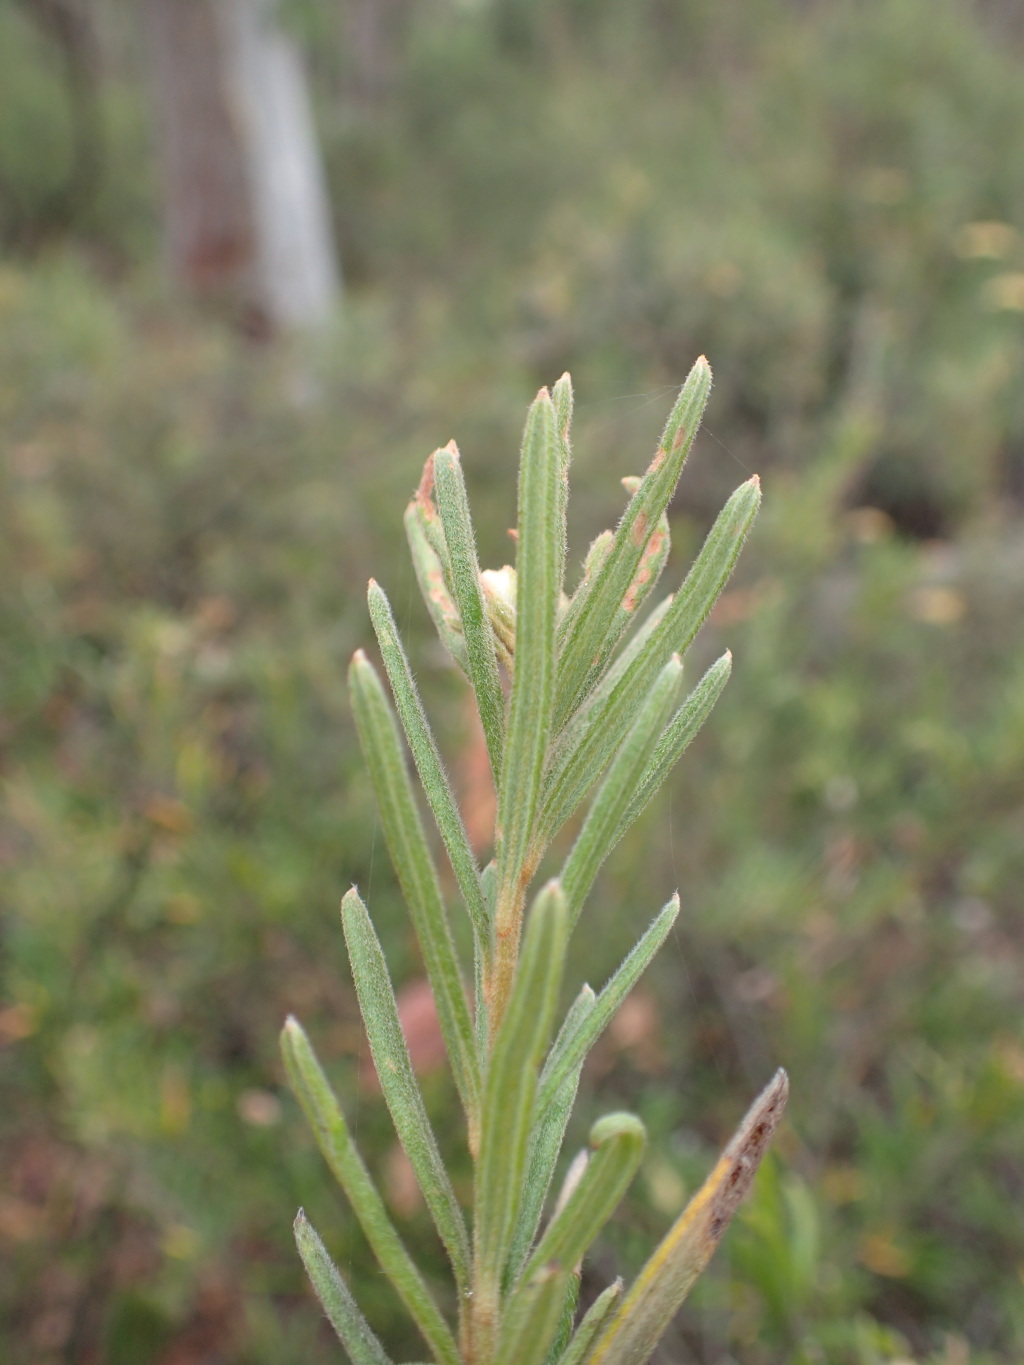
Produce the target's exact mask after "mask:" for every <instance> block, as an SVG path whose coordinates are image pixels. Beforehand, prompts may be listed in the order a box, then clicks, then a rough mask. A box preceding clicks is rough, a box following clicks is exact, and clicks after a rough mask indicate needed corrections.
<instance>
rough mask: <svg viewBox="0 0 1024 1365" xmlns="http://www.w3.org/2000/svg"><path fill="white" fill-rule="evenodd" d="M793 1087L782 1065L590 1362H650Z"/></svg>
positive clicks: (734, 1205) (745, 1184) (758, 1160)
mask: <svg viewBox="0 0 1024 1365" xmlns="http://www.w3.org/2000/svg"><path fill="white" fill-rule="evenodd" d="M788 1093H789V1081H788V1080H787V1078H786V1073H785V1072H784V1071H777V1072H776V1073H775V1076H774V1078H773V1080H772V1081H771V1082H770V1083H769V1084H768V1086H767V1087H766V1088H765V1089H764V1090H763V1091H762V1093H761V1094H760V1096H759V1097H758V1098H757V1099H756V1100H755V1101H754V1103H753V1105H752V1106H751V1108H750V1110H749V1111H748V1113H747V1115H746V1117H745V1118H744V1120H743V1122H742V1123H741V1124H740V1126H739V1128H738V1129H737V1130H736V1133H735V1135H734V1136H733V1138H732V1140H731V1142H730V1143H729V1145H728V1146H727V1147H726V1149H725V1151H724V1152H723V1153H722V1155H721V1156H720V1157H719V1159H718V1162H717V1164H716V1166H715V1168H714V1170H713V1171H712V1172H711V1174H710V1175H709V1176H708V1178H707V1180H705V1182H704V1184H703V1185H702V1186H701V1188H700V1189H699V1190H698V1191H697V1193H696V1195H694V1197H693V1199H691V1200H690V1203H689V1204H688V1205H687V1207H686V1209H685V1210H684V1212H683V1214H682V1215H681V1217H680V1218H679V1219H678V1221H677V1222H676V1224H675V1226H674V1227H673V1228H672V1229H671V1231H670V1232H669V1233H668V1235H667V1236H666V1237H665V1239H664V1241H663V1242H662V1243H661V1245H660V1246H659V1247H658V1249H657V1250H656V1251H655V1252H654V1255H653V1256H652V1257H651V1258H650V1260H649V1261H648V1262H647V1264H646V1265H645V1266H644V1268H643V1270H641V1272H640V1274H639V1275H638V1276H637V1278H636V1280H635V1281H634V1283H633V1285H632V1286H631V1288H630V1290H629V1292H628V1294H627V1295H626V1297H625V1299H623V1301H622V1306H621V1307H620V1308H619V1310H618V1312H617V1313H616V1314H615V1316H614V1318H612V1320H611V1322H610V1323H609V1324H608V1326H607V1327H606V1328H605V1330H604V1332H603V1333H602V1334H601V1337H600V1339H599V1340H598V1342H597V1345H596V1346H595V1347H594V1349H593V1351H592V1352H591V1354H590V1355H589V1356H588V1357H587V1365H602V1363H606V1365H612V1362H614V1365H645V1362H646V1361H647V1360H648V1359H649V1358H650V1356H651V1353H652V1352H653V1350H654V1348H655V1346H656V1345H657V1344H658V1340H659V1338H660V1337H661V1335H662V1334H663V1332H664V1331H665V1329H666V1328H667V1327H668V1325H669V1323H670V1322H671V1320H672V1318H673V1317H674V1316H675V1314H676V1312H677V1310H678V1309H679V1307H680V1305H681V1304H682V1302H683V1300H684V1299H685V1298H686V1295H687V1294H688V1293H689V1292H690V1288H691V1286H692V1285H693V1282H694V1280H696V1278H697V1276H698V1275H699V1274H700V1272H701V1271H702V1270H703V1269H704V1267H705V1266H706V1265H707V1263H708V1261H709V1260H710V1259H711V1256H712V1254H713V1253H714V1250H715V1248H716V1247H717V1246H718V1243H719V1242H720V1241H721V1238H722V1234H723V1233H724V1231H725V1229H726V1228H727V1227H728V1225H729V1222H730V1220H731V1218H732V1216H733V1214H734V1213H735V1212H736V1209H737V1207H738V1205H739V1203H740V1201H741V1200H742V1198H743V1196H744V1195H745V1194H746V1192H747V1190H748V1189H749V1188H750V1184H751V1182H752V1181H753V1179H754V1175H755V1174H756V1172H757V1168H758V1166H759V1165H760V1164H761V1158H762V1157H763V1156H764V1154H765V1152H766V1151H767V1149H768V1144H769V1142H770V1141H771V1137H772V1134H773V1133H774V1132H775V1129H776V1128H777V1127H778V1124H779V1120H780V1118H781V1117H782V1111H783V1109H784V1108H785V1105H786V1098H787V1095H788Z"/></svg>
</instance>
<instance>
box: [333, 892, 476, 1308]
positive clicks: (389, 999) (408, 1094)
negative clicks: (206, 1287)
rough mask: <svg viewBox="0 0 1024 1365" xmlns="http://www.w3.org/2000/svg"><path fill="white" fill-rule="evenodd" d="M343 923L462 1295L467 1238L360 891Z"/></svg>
mask: <svg viewBox="0 0 1024 1365" xmlns="http://www.w3.org/2000/svg"><path fill="white" fill-rule="evenodd" d="M341 919H342V924H343V926H344V929H345V943H346V945H347V947H348V955H349V961H350V962H351V963H352V978H353V980H354V981H355V986H356V994H357V996H358V997H359V1008H360V1010H361V1012H362V1015H363V1021H364V1023H365V1024H366V1035H367V1037H368V1038H369V1040H370V1051H371V1052H372V1054H373V1064H374V1066H375V1067H376V1069H377V1075H378V1077H379V1079H380V1086H381V1090H382V1091H383V1092H384V1099H385V1100H386V1101H387V1106H388V1109H389V1110H390V1111H391V1117H392V1119H393V1120H394V1123H395V1131H396V1133H397V1134H398V1137H399V1140H400V1142H401V1144H402V1146H403V1148H404V1149H405V1154H406V1156H407V1157H408V1158H409V1162H410V1164H411V1165H412V1168H413V1170H414V1171H415V1173H416V1179H417V1181H418V1182H419V1186H420V1189H421V1190H422V1191H423V1197H424V1199H425V1200H426V1203H427V1208H428V1209H429V1210H430V1214H431V1217H432V1218H433V1220H434V1225H435V1226H436V1228H437V1230H438V1233H439V1234H440V1237H441V1241H442V1242H443V1243H444V1245H445V1250H446V1251H447V1252H448V1256H449V1258H450V1259H451V1263H452V1267H453V1269H454V1271H455V1280H456V1283H457V1285H458V1287H459V1290H460V1293H461V1292H462V1291H463V1290H464V1289H466V1288H467V1287H468V1284H469V1238H468V1237H467V1235H466V1224H465V1221H464V1219H463V1217H462V1210H461V1209H460V1208H459V1205H458V1201H457V1200H456V1198H455V1191H454V1190H453V1189H452V1185H451V1181H450V1180H449V1179H448V1172H447V1170H446V1169H445V1165H444V1162H443V1160H442V1159H441V1153H440V1152H439V1151H438V1147H437V1140H436V1139H435V1137H434V1132H433V1129H432V1128H431V1126H430V1120H429V1119H428V1118H427V1111H426V1108H425V1106H424V1103H423V1096H422V1095H421V1093H420V1087H419V1084H418V1082H417V1080H416V1075H415V1073H414V1071H413V1069H412V1062H411V1061H410V1060H409V1049H408V1047H407V1046H406V1041H405V1035H404V1033H403V1032H402V1025H401V1023H400V1022H399V1018H398V1005H397V1004H396V1002H395V995H394V991H393V990H392V986H391V978H390V976H389V975H388V969H387V963H386V962H385V960H384V953H383V950H382V949H381V946H380V942H379V940H378V938H377V935H376V933H375V932H374V928H373V924H372V923H371V921H370V916H369V914H368V913H367V909H366V906H365V905H364V904H363V902H362V900H361V898H360V896H359V893H358V891H356V890H355V888H353V889H352V890H351V891H349V892H348V893H347V895H346V896H345V899H344V900H343V901H342V903H341Z"/></svg>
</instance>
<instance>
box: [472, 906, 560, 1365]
mask: <svg viewBox="0 0 1024 1365" xmlns="http://www.w3.org/2000/svg"><path fill="white" fill-rule="evenodd" d="M567 932H568V929H567V921H566V909H565V897H564V896H563V895H562V891H561V887H560V886H559V885H558V883H557V882H548V884H547V885H546V886H545V887H543V888H542V890H541V891H540V893H539V894H538V896H537V898H536V900H535V901H534V903H533V908H532V909H531V911H530V914H529V916H528V918H527V924H526V934H525V936H524V940H523V954H522V960H521V962H520V964H519V970H518V972H517V974H516V979H515V986H514V988H513V991H512V995H511V997H510V999H509V1004H508V1009H507V1011H506V1014H505V1018H504V1019H503V1021H502V1024H501V1027H500V1028H499V1030H498V1033H497V1036H496V1038H495V1041H494V1048H493V1051H492V1054H491V1062H490V1066H489V1067H488V1071H487V1084H486V1089H485V1092H484V1107H483V1119H482V1123H481V1129H480V1132H481V1142H480V1158H479V1161H478V1163H477V1171H476V1216H475V1219H474V1230H473V1236H474V1251H475V1258H474V1269H475V1274H476V1276H477V1281H476V1284H475V1285H474V1295H475V1302H474V1321H475V1324H476V1328H477V1331H478V1335H479V1339H478V1340H477V1341H476V1343H475V1350H476V1354H477V1356H478V1357H479V1358H480V1359H481V1360H486V1359H488V1355H489V1353H493V1349H494V1340H495V1333H496V1331H497V1325H498V1313H499V1299H500V1289H501V1280H502V1272H503V1270H504V1267H505V1264H506V1262H507V1260H508V1253H509V1248H510V1245H511V1241H512V1234H513V1231H514V1229H515V1222H516V1214H517V1212H518V1201H519V1199H520V1197H521V1193H522V1188H523V1176H524V1174H525V1169H526V1158H527V1152H528V1149H529V1138H530V1126H531V1117H532V1114H533V1105H534V1097H535V1095H536V1090H537V1072H538V1069H539V1066H540V1059H541V1057H542V1055H543V1052H544V1049H545V1047H546V1046H547V1044H548V1040H549V1038H550V1034H551V1025H552V1022H553V1019H554V1012H555V1005H556V1002H557V998H558V989H559V985H560V983H561V979H562V970H563V967H564V965H565V947H566V935H567Z"/></svg>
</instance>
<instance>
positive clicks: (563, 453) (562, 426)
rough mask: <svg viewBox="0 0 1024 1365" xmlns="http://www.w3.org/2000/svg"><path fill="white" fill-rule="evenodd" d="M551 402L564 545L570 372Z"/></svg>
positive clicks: (560, 586)
mask: <svg viewBox="0 0 1024 1365" xmlns="http://www.w3.org/2000/svg"><path fill="white" fill-rule="evenodd" d="M551 402H552V404H553V405H554V409H555V430H556V432H557V435H558V449H559V457H560V458H559V471H560V478H559V481H558V538H559V540H560V541H561V543H562V545H565V542H566V524H565V522H566V508H567V505H568V502H569V465H570V463H571V461H572V442H571V440H570V434H571V428H572V409H573V392H572V379H571V378H570V377H569V375H568V373H566V374H563V375H562V377H561V379H559V381H558V383H557V384H555V385H554V387H553V388H552V390H551ZM564 574H565V556H564V554H563V555H562V559H561V563H560V564H559V572H558V592H559V594H561V592H562V589H563V587H564V582H563V579H564Z"/></svg>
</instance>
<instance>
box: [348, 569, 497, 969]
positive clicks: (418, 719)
mask: <svg viewBox="0 0 1024 1365" xmlns="http://www.w3.org/2000/svg"><path fill="white" fill-rule="evenodd" d="M367 601H368V603H369V607H370V619H371V621H372V622H373V628H374V631H375V632H376V635H377V642H378V644H379V645H380V652H381V657H382V658H383V660H384V667H385V669H386V670H387V675H388V681H389V682H390V683H391V691H392V694H393V695H394V698H395V702H396V704H397V706H398V714H399V716H400V718H401V721H402V728H403V730H404V731H405V737H406V739H407V740H408V742H409V748H410V750H411V751H412V756H413V760H414V762H415V764H416V771H417V772H418V773H419V775H420V781H421V782H422V783H423V790H424V792H425V793H426V796H427V800H428V801H429V802H430V809H431V810H432V811H433V812H434V819H435V820H436V821H437V827H438V829H439V830H440V832H441V838H442V839H443V840H444V846H445V848H446V849H447V850H448V857H449V858H450V860H451V864H452V870H453V871H454V873H455V879H456V881H457V882H458V883H459V890H460V892H461V893H462V899H463V901H464V902H465V904H466V909H467V911H468V912H469V917H470V919H471V920H472V922H473V928H474V930H475V932H476V934H477V936H478V938H479V939H480V940H481V942H482V943H483V944H486V943H487V940H488V935H489V934H490V921H489V918H488V915H487V908H486V906H485V905H484V894H483V889H482V887H481V885H480V874H479V872H478V870H477V864H476V858H475V857H474V856H473V850H472V849H471V848H470V844H469V836H468V835H467V834H466V827H465V825H464V824H463V823H462V816H461V815H460V814H459V808H458V805H457V804H456V801H455V797H454V795H453V794H452V789H451V786H450V785H449V782H448V775H447V773H446V772H445V770H444V764H443V763H442V762H441V755H440V754H439V753H438V750H437V745H436V743H435V742H434V736H433V733H432V732H431V729H430V723H429V721H428V720H427V715H426V712H425V711H424V709H423V703H422V701H421V700H420V694H419V692H418V691H417V689H416V683H415V680H414V679H413V675H412V669H411V668H410V667H409V660H408V658H407V657H406V653H405V650H404V649H403V648H402V641H401V637H400V636H399V634H398V628H397V626H396V625H395V618H394V614H393V613H392V611H391V604H390V603H389V602H388V599H387V596H386V594H385V592H384V589H383V588H381V587H380V585H379V584H378V583H376V582H375V581H374V580H373V579H372V578H371V579H370V587H369V592H368V593H367Z"/></svg>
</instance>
